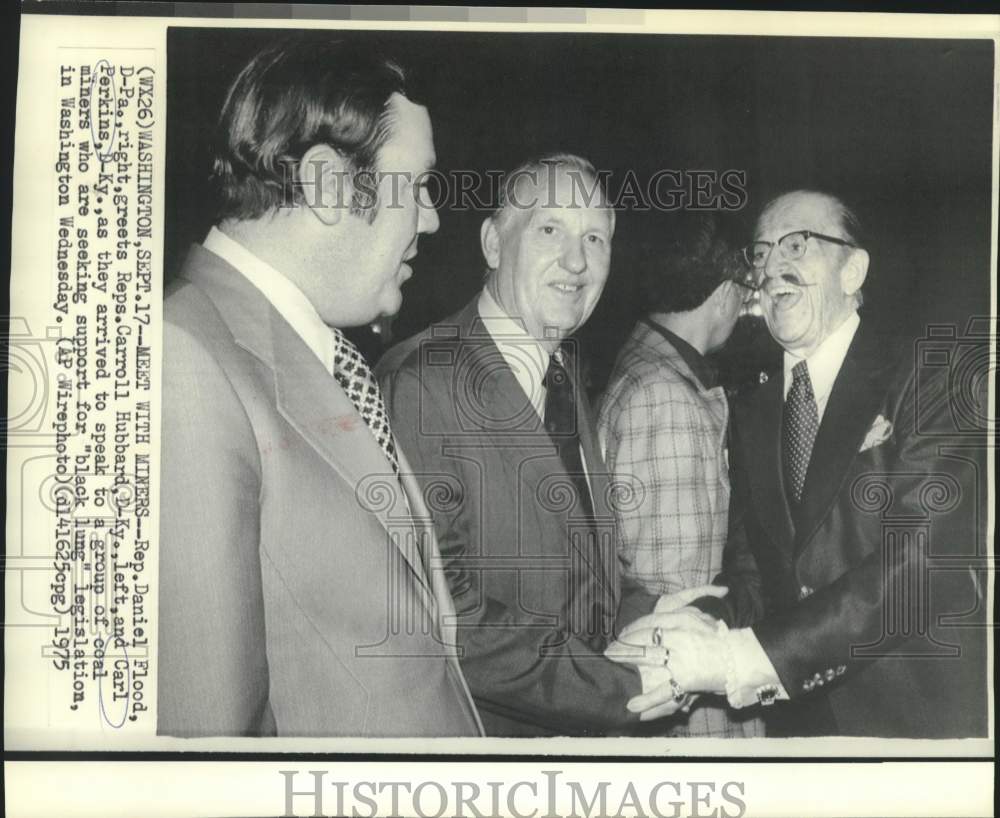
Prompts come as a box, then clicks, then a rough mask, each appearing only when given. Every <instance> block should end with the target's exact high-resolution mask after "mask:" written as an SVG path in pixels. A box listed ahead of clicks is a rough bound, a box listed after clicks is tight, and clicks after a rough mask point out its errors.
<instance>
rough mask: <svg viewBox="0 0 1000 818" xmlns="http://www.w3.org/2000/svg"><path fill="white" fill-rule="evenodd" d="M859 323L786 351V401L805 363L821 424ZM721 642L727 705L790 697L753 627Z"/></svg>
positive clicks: (853, 319) (853, 317)
mask: <svg viewBox="0 0 1000 818" xmlns="http://www.w3.org/2000/svg"><path fill="white" fill-rule="evenodd" d="M860 323H861V318H860V316H859V315H858V313H857V311H854V312H852V313H851V314H850V315H849V316H848V317H847V318H846V319H845V320H844V322H843V323H842V324H841V325H840V326H839V327H837V329H835V330H834V331H833V332H831V333H830V334H829V335H828V336H827V337H826V338H825V339H824V340H823V342H822V343H821V344H820V345H819V347H817V348H816V351H815V352H813V354H812V355H810V356H809V357H808V358H805V359H803V358H801V357H799V356H797V355H793V354H792V353H791V352H788V351H786V352H785V356H784V370H785V398H787V397H788V390H789V389H790V388H791V383H792V367H794V366H795V365H796V364H797V363H799V361H802V360H805V362H806V368H807V369H808V370H809V380H810V382H811V383H812V388H813V395H814V396H815V399H816V411H817V413H818V415H819V421H820V422H822V421H823V413H824V412H825V411H826V404H827V402H828V401H829V399H830V392H832V391H833V383H834V381H835V380H837V375H839V374H840V368H841V367H842V366H843V365H844V358H846V357H847V350H848V349H849V348H850V346H851V341H852V340H854V334H855V333H856V332H857V331H858V326H859V325H860ZM723 641H724V644H725V648H726V653H727V659H728V669H729V673H728V678H727V680H726V691H725V693H726V695H727V697H728V699H729V704H730V706H732V707H746V706H747V705H752V704H756V703H757V701H758V696H757V693H758V691H759V690H761V689H762V688H767V687H774V688H776V690H777V698H779V699H787V698H789V696H788V691H786V690H785V688H784V686H783V685H782V684H781V680H780V679H779V678H778V673H777V671H776V670H775V669H774V665H773V664H771V660H770V659H769V658H768V656H767V653H766V652H765V651H764V649H763V648H762V647H761V645H760V642H759V641H758V640H757V636H756V635H755V634H754V632H753V629H752V628H739V629H737V630H732V631H727V632H725V634H724V635H723ZM718 692H720V693H721V692H722V691H718Z"/></svg>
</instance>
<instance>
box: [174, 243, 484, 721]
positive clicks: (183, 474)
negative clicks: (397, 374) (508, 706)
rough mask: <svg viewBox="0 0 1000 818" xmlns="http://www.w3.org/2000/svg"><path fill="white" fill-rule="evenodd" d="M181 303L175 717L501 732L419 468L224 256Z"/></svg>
mask: <svg viewBox="0 0 1000 818" xmlns="http://www.w3.org/2000/svg"><path fill="white" fill-rule="evenodd" d="M164 314H165V315H164V317H165V323H164V340H163V343H164V363H163V429H162V440H163V447H162V458H163V460H162V462H163V466H162V468H163V471H162V497H161V546H160V616H159V673H158V687H159V689H158V700H157V704H158V724H157V729H158V732H159V733H161V734H170V735H180V736H205V735H283V736H284V735H300V736H304V735H313V736H399V737H403V736H434V735H439V736H468V735H478V734H481V732H482V728H481V725H480V722H479V717H478V715H477V713H476V710H475V706H474V705H473V703H472V699H471V697H470V695H469V692H468V689H467V687H466V684H465V680H464V678H463V676H462V672H461V670H460V668H459V666H458V662H457V660H456V658H455V657H454V655H453V649H451V648H449V647H448V645H449V644H453V643H454V642H455V638H454V626H453V624H449V623H450V620H451V617H450V614H451V612H452V610H453V609H452V603H451V599H450V596H449V595H448V591H447V587H446V583H445V582H444V580H443V577H442V574H441V572H440V571H439V570H433V568H434V564H435V563H436V561H437V560H438V559H439V557H438V552H437V545H436V542H435V540H434V534H433V530H432V528H431V526H430V525H429V524H428V523H429V517H428V515H427V512H426V507H425V505H424V502H423V499H422V497H421V496H420V490H419V488H418V486H417V484H416V482H415V481H414V480H413V479H412V477H409V476H406V475H405V474H404V477H403V478H402V483H403V486H401V485H400V481H399V480H397V479H396V478H395V477H394V476H393V475H392V473H391V470H390V469H389V466H388V464H387V462H386V460H385V457H384V456H383V455H382V452H381V450H380V449H379V447H378V444H377V443H376V442H375V440H374V438H373V437H372V435H371V433H370V432H369V430H368V429H367V427H366V426H365V423H364V421H363V420H362V419H361V417H360V416H359V415H358V414H357V412H356V410H355V408H354V406H353V405H352V404H351V402H350V400H349V398H348V397H347V395H346V394H345V393H344V391H343V390H342V389H341V388H340V386H339V385H338V384H337V382H336V380H335V379H334V378H333V377H332V376H331V375H330V374H329V373H328V372H327V371H326V369H325V367H324V366H323V365H322V363H320V361H319V360H318V359H317V358H316V356H315V355H314V354H313V353H312V352H311V351H310V349H309V348H308V347H307V346H306V344H305V343H304V342H303V341H302V340H301V338H300V337H299V336H298V335H297V334H296V333H295V331H294V330H293V329H292V328H291V327H290V326H289V325H288V324H287V322H286V321H285V320H284V319H283V318H282V317H281V316H280V315H279V314H278V313H277V311H276V310H275V309H274V308H273V307H272V306H271V304H270V303H269V302H268V301H267V300H266V299H265V298H264V296H263V294H262V293H261V292H260V291H259V290H257V289H256V288H255V287H254V286H253V285H252V284H250V282H249V281H248V280H247V279H246V278H244V276H242V275H241V274H240V273H239V272H238V271H236V270H234V269H233V268H232V267H230V266H229V265H228V264H227V263H226V262H224V261H223V260H222V259H220V258H219V257H217V256H215V255H214V254H213V253H210V252H209V251H207V250H205V249H204V248H202V247H199V246H195V247H194V248H193V249H192V251H191V254H190V256H189V257H188V260H187V263H186V265H185V268H184V270H183V272H182V276H181V278H180V279H179V280H178V281H177V282H176V283H175V284H174V285H172V286H171V287H170V288H169V289H168V292H167V295H166V299H165V302H164ZM402 465H403V469H404V471H405V470H406V469H407V467H406V463H405V458H403V460H402ZM404 490H405V495H404Z"/></svg>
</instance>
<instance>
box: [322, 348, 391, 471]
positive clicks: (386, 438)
mask: <svg viewBox="0 0 1000 818" xmlns="http://www.w3.org/2000/svg"><path fill="white" fill-rule="evenodd" d="M333 337H334V350H333V376H334V377H335V378H336V379H337V383H339V384H340V385H341V387H342V388H343V390H344V391H345V392H346V393H347V397H349V398H350V399H351V403H353V404H354V408H355V409H357V410H358V414H360V415H361V417H362V419H363V420H364V422H365V423H366V424H367V426H368V429H369V430H370V431H371V433H372V436H373V437H374V438H375V441H376V442H377V443H378V445H379V448H380V449H382V453H383V454H384V455H385V459H386V460H388V461H389V465H390V466H392V471H393V473H394V474H395V475H397V476H398V475H399V458H398V457H397V456H396V442H395V440H394V439H393V436H392V429H391V427H390V426H389V415H388V413H387V412H386V411H385V401H383V400H382V390H381V389H379V386H378V381H377V380H375V373H374V372H372V370H371V367H369V366H368V364H367V363H366V362H365V359H364V358H363V357H362V355H361V353H360V352H359V351H358V348H357V347H356V346H354V344H352V343H351V342H350V341H349V340H348V339H347V337H346V336H345V335H344V333H342V332H341V331H340V330H339V329H333Z"/></svg>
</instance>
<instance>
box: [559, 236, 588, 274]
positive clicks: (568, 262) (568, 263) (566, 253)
mask: <svg viewBox="0 0 1000 818" xmlns="http://www.w3.org/2000/svg"><path fill="white" fill-rule="evenodd" d="M562 266H563V269H565V270H566V271H567V272H570V273H574V274H576V275H579V274H580V273H582V272H583V271H584V270H586V269H587V256H586V254H585V253H584V251H583V242H582V241H577V240H576V239H569V240H568V241H567V242H566V247H565V248H564V250H563V257H562Z"/></svg>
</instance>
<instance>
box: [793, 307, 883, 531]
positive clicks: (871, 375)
mask: <svg viewBox="0 0 1000 818" xmlns="http://www.w3.org/2000/svg"><path fill="white" fill-rule="evenodd" d="M880 363H881V361H880V355H879V350H878V349H877V348H876V346H875V345H874V344H873V342H872V338H871V336H870V334H869V333H867V332H865V331H864V329H862V328H860V327H859V329H858V333H857V335H856V336H855V338H854V340H853V341H852V342H851V346H850V348H849V349H848V351H847V356H846V357H845V358H844V363H843V365H842V366H841V368H840V372H839V373H838V374H837V378H836V380H835V381H834V383H833V389H832V390H831V392H830V397H829V399H828V400H827V404H826V411H825V412H824V413H823V420H822V422H821V423H820V426H819V430H818V432H817V434H816V442H815V443H814V444H813V450H812V456H811V457H810V459H809V469H808V470H807V472H806V479H805V483H804V484H803V487H802V500H801V502H800V503H799V508H798V510H797V512H796V514H795V531H796V536H795V540H796V545H797V547H799V548H801V546H802V545H804V544H805V543H806V542H807V541H808V540H809V538H810V537H811V536H812V535H813V533H814V532H815V530H816V527H817V526H818V525H819V523H820V522H821V521H822V519H823V517H824V515H825V514H826V513H827V511H829V509H830V506H831V505H832V504H833V502H834V500H835V499H836V497H837V494H838V492H839V490H840V487H841V484H842V483H843V481H844V478H845V476H846V474H847V472H848V469H849V468H850V465H851V463H852V462H853V461H854V458H855V457H857V454H858V449H859V448H860V446H861V442H862V441H863V440H864V435H865V432H866V431H867V430H868V428H869V427H870V426H871V423H872V419H873V417H874V415H875V412H876V411H877V409H878V407H879V405H880V403H881V401H882V397H883V395H884V393H885V386H884V383H885V380H884V379H883V378H882V377H881V373H882V368H881V366H880ZM880 382H881V385H880Z"/></svg>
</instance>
